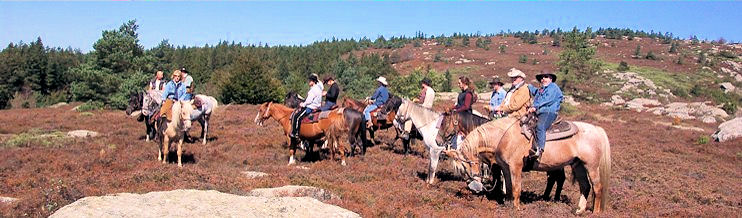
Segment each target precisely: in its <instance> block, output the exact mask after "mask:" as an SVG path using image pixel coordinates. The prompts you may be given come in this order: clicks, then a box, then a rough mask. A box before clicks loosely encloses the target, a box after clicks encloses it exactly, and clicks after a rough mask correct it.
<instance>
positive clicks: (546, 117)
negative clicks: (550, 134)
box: [536, 112, 557, 149]
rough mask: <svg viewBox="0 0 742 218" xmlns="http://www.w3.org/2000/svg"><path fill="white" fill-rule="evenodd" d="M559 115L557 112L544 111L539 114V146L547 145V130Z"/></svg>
mask: <svg viewBox="0 0 742 218" xmlns="http://www.w3.org/2000/svg"><path fill="white" fill-rule="evenodd" d="M556 117H557V113H554V112H544V113H540V114H538V124H536V144H537V145H538V147H539V148H541V149H544V146H546V130H547V129H549V127H550V126H551V124H552V123H554V120H555V119H556Z"/></svg>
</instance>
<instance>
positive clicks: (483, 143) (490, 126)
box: [459, 117, 519, 155]
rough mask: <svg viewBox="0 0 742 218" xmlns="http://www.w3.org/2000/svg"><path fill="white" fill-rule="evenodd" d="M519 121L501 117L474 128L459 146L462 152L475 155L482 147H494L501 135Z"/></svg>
mask: <svg viewBox="0 0 742 218" xmlns="http://www.w3.org/2000/svg"><path fill="white" fill-rule="evenodd" d="M517 122H519V121H518V120H517V119H515V118H508V117H506V118H502V119H497V120H494V121H492V122H487V123H484V124H482V125H481V126H479V127H477V128H474V130H472V131H471V132H470V133H469V134H467V135H466V138H465V139H464V141H463V142H462V143H461V145H460V146H459V147H460V149H461V152H462V153H465V154H466V153H468V154H470V155H476V154H477V153H478V152H479V151H481V150H482V149H479V148H483V147H487V148H488V149H492V150H494V149H496V148H497V146H498V144H499V143H500V140H501V139H502V137H503V135H504V134H505V133H506V132H507V131H508V129H510V128H511V127H512V126H513V125H517Z"/></svg>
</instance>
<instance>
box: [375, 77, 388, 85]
mask: <svg viewBox="0 0 742 218" xmlns="http://www.w3.org/2000/svg"><path fill="white" fill-rule="evenodd" d="M376 81H379V82H380V83H381V84H384V85H385V86H388V85H389V83H387V82H386V78H384V77H383V76H380V77H379V78H378V79H376Z"/></svg>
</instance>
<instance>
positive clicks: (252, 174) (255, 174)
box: [242, 171, 268, 179]
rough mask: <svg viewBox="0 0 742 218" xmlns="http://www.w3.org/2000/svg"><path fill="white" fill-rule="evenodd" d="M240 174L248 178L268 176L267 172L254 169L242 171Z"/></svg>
mask: <svg viewBox="0 0 742 218" xmlns="http://www.w3.org/2000/svg"><path fill="white" fill-rule="evenodd" d="M242 175H245V177H247V178H250V179H254V178H259V177H263V176H268V174H267V173H264V172H256V171H242Z"/></svg>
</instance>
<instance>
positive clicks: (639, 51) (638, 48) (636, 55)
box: [631, 45, 642, 59]
mask: <svg viewBox="0 0 742 218" xmlns="http://www.w3.org/2000/svg"><path fill="white" fill-rule="evenodd" d="M641 56H642V47H641V46H640V45H637V46H636V49H634V55H633V56H631V57H632V58H634V59H637V58H640V57H641Z"/></svg>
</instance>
